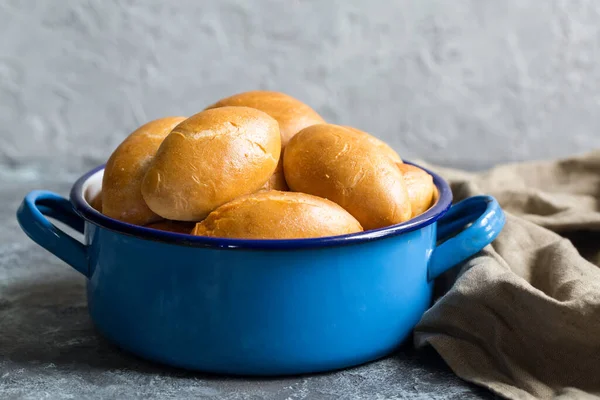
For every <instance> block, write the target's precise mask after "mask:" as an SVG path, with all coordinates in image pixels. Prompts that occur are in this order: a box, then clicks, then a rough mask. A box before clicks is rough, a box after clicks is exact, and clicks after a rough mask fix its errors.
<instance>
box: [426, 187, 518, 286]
mask: <svg viewBox="0 0 600 400" xmlns="http://www.w3.org/2000/svg"><path fill="white" fill-rule="evenodd" d="M505 222H506V216H505V215H504V212H503V211H502V209H501V208H500V205H499V204H498V201H496V199H495V198H493V197H492V196H473V197H469V198H467V199H465V200H463V201H461V202H459V203H457V204H455V205H453V206H452V207H451V208H450V210H449V211H448V212H447V213H446V214H445V215H444V216H443V217H442V218H440V219H439V220H438V221H437V240H438V243H439V242H441V243H440V244H438V245H437V246H436V248H435V249H434V250H433V254H432V255H431V258H430V259H429V269H428V277H429V279H430V280H433V279H435V278H437V277H438V276H440V275H441V274H442V273H444V272H445V271H446V270H448V269H450V268H452V267H453V266H455V265H457V264H459V263H461V262H462V261H465V260H466V259H467V258H469V257H471V256H473V255H475V254H477V253H478V252H479V251H481V250H482V249H483V248H484V247H485V246H487V245H488V244H490V243H492V242H493V241H494V239H496V237H497V236H498V234H499V233H500V231H501V230H502V228H503V227H504V223H505ZM469 224H470V226H468V227H466V228H465V226H467V225H469Z"/></svg>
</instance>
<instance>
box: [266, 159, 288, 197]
mask: <svg viewBox="0 0 600 400" xmlns="http://www.w3.org/2000/svg"><path fill="white" fill-rule="evenodd" d="M261 190H279V191H282V192H287V191H288V190H290V188H289V187H288V185H287V183H286V181H285V175H284V173H283V157H279V162H278V163H277V168H275V172H273V175H271V177H270V178H269V180H268V181H267V183H265V184H264V186H263V187H262V188H261Z"/></svg>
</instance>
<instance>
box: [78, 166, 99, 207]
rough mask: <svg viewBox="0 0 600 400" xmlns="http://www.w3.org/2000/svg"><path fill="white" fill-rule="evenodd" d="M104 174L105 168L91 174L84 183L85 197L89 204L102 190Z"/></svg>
mask: <svg viewBox="0 0 600 400" xmlns="http://www.w3.org/2000/svg"><path fill="white" fill-rule="evenodd" d="M103 176H104V169H101V170H100V171H98V172H96V173H95V174H94V175H92V176H90V177H89V178H88V179H87V180H86V181H85V183H84V184H83V188H82V190H83V198H84V199H85V201H87V203H88V204H91V203H92V201H94V199H95V198H96V196H98V195H99V194H100V192H102V177H103Z"/></svg>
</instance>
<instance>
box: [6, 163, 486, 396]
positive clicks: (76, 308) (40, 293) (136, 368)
mask: <svg viewBox="0 0 600 400" xmlns="http://www.w3.org/2000/svg"><path fill="white" fill-rule="evenodd" d="M70 186H71V182H70V179H69V178H67V179H63V178H61V177H52V176H51V175H50V174H49V173H48V174H45V175H43V176H39V177H37V178H32V177H31V176H29V177H28V176H24V175H23V174H22V173H21V172H19V171H18V170H8V171H5V172H4V174H3V175H1V176H0V187H2V190H1V191H0V204H2V207H1V208H0V226H2V229H0V399H2V400H13V399H27V400H37V399H53V400H54V399H78V400H79V399H236V400H238V399H239V400H242V399H280V400H288V399H289V400H293V399H332V400H333V399H353V400H354V399H359V400H360V399H381V400H383V399H440V400H451V399H452V400H458V399H460V400H466V399H475V398H493V396H491V395H490V394H489V393H488V392H486V391H484V390H482V389H479V388H475V387H473V386H471V385H468V384H466V383H464V382H463V381H461V380H460V379H459V378H457V377H456V376H455V375H453V374H452V373H451V371H450V370H449V369H448V368H447V367H446V366H445V364H444V362H443V361H442V360H441V359H440V358H439V357H438V356H437V354H436V353H435V352H434V351H433V350H429V351H424V352H423V351H416V350H414V349H413V348H412V346H410V344H409V345H407V346H406V347H405V348H404V349H402V350H401V351H399V352H398V353H397V354H395V355H393V356H391V357H389V358H387V359H385V360H382V361H378V362H375V363H371V364H368V365H365V366H361V367H358V368H352V369H348V370H345V371H340V372H335V373H331V374H320V375H314V376H303V377H289V378H279V379H247V378H246V379H244V378H227V377H222V376H212V375H204V374H199V373H192V372H186V371H182V370H177V369H172V368H168V367H164V366H161V365H156V364H151V363H149V362H145V361H143V360H140V359H138V358H136V357H134V356H131V355H129V354H126V353H124V352H122V351H120V350H119V349H117V348H116V347H114V346H113V345H111V344H110V343H108V342H107V341H105V340H104V339H103V338H102V337H100V336H99V335H98V334H97V333H96V332H95V330H94V328H93V326H92V323H91V321H90V319H89V317H88V314H87V307H86V299H85V294H84V290H85V286H84V285H85V279H84V278H83V277H82V276H81V275H80V274H79V273H77V272H75V271H74V270H72V269H71V268H69V267H68V266H67V265H66V264H64V263H63V262H61V261H59V260H58V259H56V258H55V257H53V256H52V255H50V254H49V253H47V252H46V251H45V250H42V249H41V248H40V247H38V246H37V245H35V244H34V243H33V242H32V241H31V240H29V238H27V237H26V236H25V234H23V233H22V232H21V230H20V228H19V227H18V224H17V222H16V219H15V217H14V213H15V210H16V209H17V207H18V205H19V203H20V201H21V200H22V197H23V195H24V194H25V193H26V192H28V191H29V190H32V189H37V188H40V187H43V188H46V189H50V190H53V191H57V192H59V193H61V194H65V195H66V194H67V193H68V190H69V187H70Z"/></svg>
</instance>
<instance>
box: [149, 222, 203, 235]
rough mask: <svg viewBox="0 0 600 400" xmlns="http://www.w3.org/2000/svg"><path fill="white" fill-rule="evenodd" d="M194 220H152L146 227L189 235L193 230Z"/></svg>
mask: <svg viewBox="0 0 600 400" xmlns="http://www.w3.org/2000/svg"><path fill="white" fill-rule="evenodd" d="M195 225H196V223H195V222H182V221H169V220H166V219H163V220H162V221H158V222H152V223H150V224H148V225H146V228H152V229H158V230H159V231H166V232H175V233H184V234H187V235H189V234H190V233H192V230H194V226H195Z"/></svg>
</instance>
